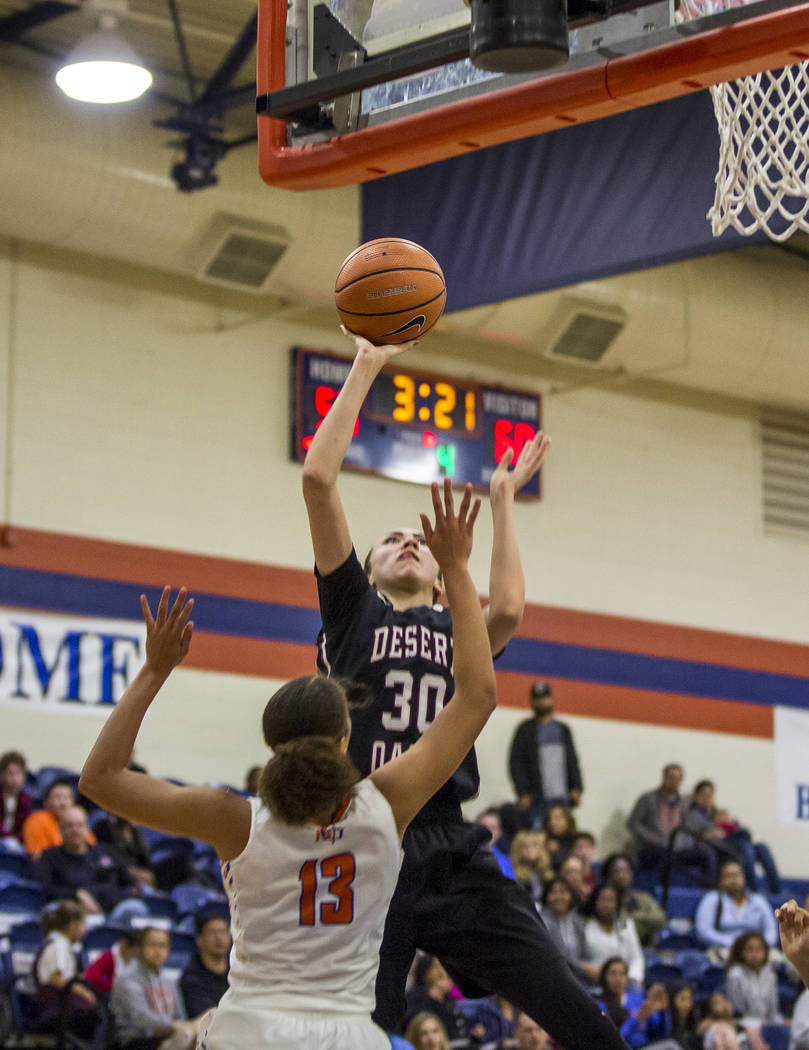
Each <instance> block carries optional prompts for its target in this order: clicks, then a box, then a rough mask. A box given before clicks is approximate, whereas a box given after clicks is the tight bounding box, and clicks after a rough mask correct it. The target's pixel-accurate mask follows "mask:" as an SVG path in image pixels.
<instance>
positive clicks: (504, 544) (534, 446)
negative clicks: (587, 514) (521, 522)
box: [485, 430, 551, 654]
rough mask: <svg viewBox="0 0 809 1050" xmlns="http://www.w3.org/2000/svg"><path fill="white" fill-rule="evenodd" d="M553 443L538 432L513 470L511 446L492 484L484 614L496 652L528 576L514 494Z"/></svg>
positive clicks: (519, 608) (516, 615) (520, 605)
mask: <svg viewBox="0 0 809 1050" xmlns="http://www.w3.org/2000/svg"><path fill="white" fill-rule="evenodd" d="M550 444H551V439H550V438H549V437H548V436H547V435H546V434H544V433H543V432H542V431H541V430H540V431H538V432H537V433H536V434H535V435H534V437H533V439H532V440H531V441H529V442H527V443H526V444H525V445H524V446H523V450H522V452H521V453H520V458H519V460H518V462H517V465H516V467H514V469H513V470H512V469H510V468H511V461H512V459H513V458H514V457H513V454H512V451H511V449H508V450H507V451H506V454H505V455H504V456H503V458H502V459H501V460H500V462H499V463H498V465H497V469H496V470H495V472H494V474H493V475H492V480H491V481H490V483H489V499H490V502H491V507H492V531H493V538H492V562H491V569H490V571H489V604H488V606H487V607H486V613H485V615H486V626H487V629H488V632H489V642H490V644H491V649H492V652H493V653H495V654H496V653H499V652H500V650H501V649H503V648H504V647H505V646H506V645H507V644H508V642H509V641H510V639H511V637H512V635H513V634H514V632H515V631H516V630H517V628H518V627H519V625H520V621H521V620H522V614H523V609H524V608H525V578H524V576H523V570H522V562H521V560H520V549H519V547H518V546H517V533H516V530H515V528H514V496H515V494H516V493H517V492H519V490H520V489H521V488H522V487H523V485H525V484H527V483H528V482H529V481H530V480H531V478H532V477H533V476H534V474H536V472H537V471H538V470H539V468H540V467H541V466H542V464H543V463H544V462H545V457H546V456H547V454H548V450H549V448H550Z"/></svg>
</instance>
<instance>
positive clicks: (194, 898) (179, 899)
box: [171, 885, 227, 917]
mask: <svg viewBox="0 0 809 1050" xmlns="http://www.w3.org/2000/svg"><path fill="white" fill-rule="evenodd" d="M171 899H172V900H173V901H174V903H175V904H176V905H177V914H178V915H179V916H181V917H182V916H183V915H188V914H189V913H193V912H197V911H199V909H200V908H204V907H205V905H207V904H221V905H222V907H223V909H224V908H227V902H226V900H225V898H224V896H223V895H222V894H221V893H219V892H217V891H216V890H208V889H206V888H205V887H204V886H188V885H183V886H175V887H174V889H173V890H172V891H171Z"/></svg>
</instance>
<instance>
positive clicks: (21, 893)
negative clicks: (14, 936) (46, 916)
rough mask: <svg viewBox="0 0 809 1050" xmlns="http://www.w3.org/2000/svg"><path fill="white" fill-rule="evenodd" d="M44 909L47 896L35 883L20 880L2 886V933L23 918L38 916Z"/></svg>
mask: <svg viewBox="0 0 809 1050" xmlns="http://www.w3.org/2000/svg"><path fill="white" fill-rule="evenodd" d="M44 907H45V894H44V893H43V892H42V887H41V886H38V885H37V884H36V883H35V882H24V881H22V880H20V881H18V882H12V883H8V884H7V885H5V886H0V933H4V932H6V931H7V930H8V929H9V928H10V927H11V926H12V925H13V924H14V923H15V922H19V921H20V920H21V919H23V918H31V917H33V916H38V915H39V913H40V911H41V910H42V909H43V908H44Z"/></svg>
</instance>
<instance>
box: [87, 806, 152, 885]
mask: <svg viewBox="0 0 809 1050" xmlns="http://www.w3.org/2000/svg"><path fill="white" fill-rule="evenodd" d="M95 835H96V838H97V839H98V841H99V843H101V844H102V845H105V846H111V847H112V848H113V849H114V850H115V851H116V853H117V854H118V856H119V857H120V858H121V859H122V860H123V861H124V862H125V863H126V865H127V867H128V868H129V873H130V875H131V876H132V878H133V879H134V880H135V881H136V882H137V883H138V885H140V886H154V884H155V877H154V872H153V871H152V870H151V868H150V864H151V857H150V855H149V847H148V846H147V844H146V839H145V838H144V837H143V832H142V831H141V830H140V828H136V827H135V825H134V824H133V823H131V821H129V820H126V819H125V818H124V817H119V816H118V815H117V814H115V813H107V814H106V815H105V816H103V817H102V819H101V820H97V821H96V822H95Z"/></svg>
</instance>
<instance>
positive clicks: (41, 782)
mask: <svg viewBox="0 0 809 1050" xmlns="http://www.w3.org/2000/svg"><path fill="white" fill-rule="evenodd" d="M60 779H65V780H69V781H70V782H71V784H72V785H73V790H74V791H75V792H76V793H77V794H78V790H79V774H78V773H77V772H76V770H75V769H66V768H65V767H64V766H42V768H41V769H38V770H37V791H38V792H39V794H40V796H41V797H43V798H44V797H45V792H46V791H47V790H48V785H49V784H52V783H53V781H54V780H60Z"/></svg>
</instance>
